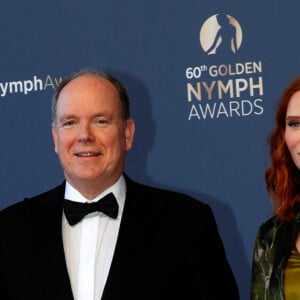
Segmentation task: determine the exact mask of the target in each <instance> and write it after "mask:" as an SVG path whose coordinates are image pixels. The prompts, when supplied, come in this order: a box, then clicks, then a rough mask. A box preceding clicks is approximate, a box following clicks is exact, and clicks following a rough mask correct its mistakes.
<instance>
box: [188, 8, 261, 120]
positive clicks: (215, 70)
mask: <svg viewBox="0 0 300 300" xmlns="http://www.w3.org/2000/svg"><path fill="white" fill-rule="evenodd" d="M199 38H200V46H201V47H202V50H203V51H204V53H205V54H206V56H205V57H206V58H205V60H204V61H202V62H199V61H197V62H196V63H195V64H194V65H193V66H188V67H186V68H185V78H186V80H187V83H186V102H187V104H188V111H187V119H188V120H189V121H191V120H201V121H204V120H209V119H226V118H245V117H250V116H251V117H257V116H260V115H262V114H263V112H264V109H263V95H264V87H263V76H262V73H263V63H262V61H261V60H257V59H256V58H253V57H250V58H249V59H247V60H246V61H237V60H236V59H237V57H238V56H237V55H236V53H237V52H238V51H241V49H240V48H241V45H242V39H243V34H242V29H241V26H240V24H239V22H238V21H237V20H236V18H234V17H232V16H231V15H229V14H222V13H219V14H215V15H213V16H211V17H209V18H208V19H206V20H205V21H204V23H203V25H202V26H201V28H200V33H199ZM216 59H217V63H214V62H213V61H214V60H216ZM220 61H222V62H221V63H220Z"/></svg>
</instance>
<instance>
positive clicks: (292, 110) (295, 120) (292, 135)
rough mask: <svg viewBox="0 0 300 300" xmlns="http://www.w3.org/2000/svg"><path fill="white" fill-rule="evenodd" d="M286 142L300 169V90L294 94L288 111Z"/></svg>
mask: <svg viewBox="0 0 300 300" xmlns="http://www.w3.org/2000/svg"><path fill="white" fill-rule="evenodd" d="M285 120H286V123H285V142H286V145H287V147H288V149H289V152H290V154H291V157H292V159H293V161H294V163H295V165H296V167H297V168H298V169H300V91H298V92H296V93H295V94H293V95H292V97H291V99H290V102H289V104H288V107H287V111H286V118H285Z"/></svg>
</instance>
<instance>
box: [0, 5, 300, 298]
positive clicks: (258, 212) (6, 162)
mask: <svg viewBox="0 0 300 300" xmlns="http://www.w3.org/2000/svg"><path fill="white" fill-rule="evenodd" d="M299 10H300V2H299V1H296V0H294V1H293V0H287V1H279V0H274V1H272V5H270V3H269V2H268V1H261V0H252V1H237V0H231V1H230V0H228V1H214V0H189V1H180V0H159V1H158V0H152V1H146V2H145V1H140V0H131V1H121V0H115V1H108V0H98V1H96V0H88V1H78V0H72V1H71V0H64V1H57V0H52V1H41V0H28V1H14V0H10V1H2V5H1V10H0V24H1V26H0V28H1V35H0V36H1V39H0V40H1V50H0V53H1V54H0V127H1V137H2V142H1V144H0V155H1V157H2V159H1V168H0V182H1V194H0V205H1V208H4V207H6V206H8V205H10V204H12V203H14V202H17V201H20V200H22V199H23V198H24V197H25V196H26V197H28V196H32V195H35V194H38V193H40V192H42V191H45V190H47V189H50V188H52V187H53V186H55V185H57V184H59V183H60V182H61V181H62V180H63V174H62V172H61V169H60V165H59V162H58V159H57V157H56V154H55V153H54V150H53V143H52V137H51V114H50V106H51V97H52V93H53V88H54V87H55V86H56V84H57V82H58V81H59V80H60V78H62V77H64V76H66V75H68V74H69V73H71V72H74V71H77V70H79V69H80V68H82V67H94V68H97V69H101V70H104V71H107V72H110V73H112V74H113V75H115V76H117V77H119V78H120V79H121V80H122V81H123V82H124V83H125V85H126V86H127V88H128V92H129V95H130V98H131V102H132V114H133V117H134V118H135V120H136V123H137V132H136V137H135V143H134V147H133V149H132V150H131V151H130V153H128V156H127V164H126V171H127V173H128V174H129V175H130V176H131V177H132V178H133V179H135V180H138V181H142V182H145V183H148V184H151V185H155V186H159V187H164V188H169V189H173V190H178V191H182V192H185V193H188V194H190V195H192V196H195V197H197V198H198V199H199V200H202V201H204V202H207V203H208V204H210V205H211V207H212V208H213V211H214V214H215V216H216V219H217V223H218V226H219V230H220V234H221V236H222V239H223V241H224V245H225V248H226V252H227V255H228V258H229V261H230V264H231V266H232V269H233V271H234V273H235V277H236V279H237V282H238V285H239V289H240V293H241V299H248V298H249V284H250V273H251V260H252V248H253V242H254V238H255V234H256V231H257V229H258V226H259V224H260V223H261V222H262V221H263V220H265V219H266V218H268V217H269V216H270V215H271V213H272V211H271V206H270V203H269V198H268V195H267V193H266V190H265V183H264V172H265V169H266V167H267V166H268V163H269V149H268V145H267V138H268V134H269V132H270V130H271V129H272V127H273V124H274V112H275V109H276V104H277V102H278V100H279V97H280V94H281V92H282V90H283V89H284V88H285V86H286V85H287V83H288V82H289V81H290V80H292V79H293V78H294V77H295V76H296V75H298V74H299V73H300V65H299V48H298V45H299V41H298V40H299V22H298V19H299ZM221 40H222V43H220V41H221ZM214 42H216V43H215V44H214ZM223 46H226V47H223ZM216 285H217V284H216Z"/></svg>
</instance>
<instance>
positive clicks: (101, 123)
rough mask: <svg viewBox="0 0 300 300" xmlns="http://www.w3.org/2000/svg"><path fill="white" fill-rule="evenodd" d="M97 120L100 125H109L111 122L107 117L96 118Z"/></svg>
mask: <svg viewBox="0 0 300 300" xmlns="http://www.w3.org/2000/svg"><path fill="white" fill-rule="evenodd" d="M95 122H96V123H97V124H98V125H100V126H103V125H107V124H108V123H109V122H108V120H107V119H103V118H101V119H96V120H95Z"/></svg>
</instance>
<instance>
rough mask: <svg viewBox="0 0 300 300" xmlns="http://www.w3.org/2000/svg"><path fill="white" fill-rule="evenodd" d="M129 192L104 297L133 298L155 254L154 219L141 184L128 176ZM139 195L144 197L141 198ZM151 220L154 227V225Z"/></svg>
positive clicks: (108, 298) (106, 299) (111, 298)
mask: <svg viewBox="0 0 300 300" xmlns="http://www.w3.org/2000/svg"><path fill="white" fill-rule="evenodd" d="M126 184H127V194H126V201H125V206H124V211H123V216H122V221H121V225H120V231H119V236H118V241H117V244H116V248H115V253H114V257H113V261H112V265H111V268H110V272H109V276H108V279H107V283H106V286H105V289H104V293H103V297H102V300H118V299H130V296H131V293H132V290H133V287H134V285H135V283H136V282H137V281H138V279H139V274H140V273H141V271H142V270H143V269H144V266H145V262H147V261H148V256H149V254H150V253H151V247H152V240H153V239H152V237H151V236H152V235H153V234H154V232H156V230H155V228H153V226H154V225H153V224H156V223H157V224H158V222H153V218H156V216H154V215H153V216H152V218H151V219H152V220H150V219H149V217H147V216H148V214H146V213H145V210H146V209H147V207H146V205H145V202H147V201H143V200H145V199H141V197H142V194H141V193H140V192H141V190H140V186H139V185H137V184H136V183H134V182H132V181H131V180H129V179H128V178H126ZM139 195H140V196H141V197H139ZM150 221H151V226H150Z"/></svg>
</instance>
